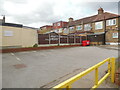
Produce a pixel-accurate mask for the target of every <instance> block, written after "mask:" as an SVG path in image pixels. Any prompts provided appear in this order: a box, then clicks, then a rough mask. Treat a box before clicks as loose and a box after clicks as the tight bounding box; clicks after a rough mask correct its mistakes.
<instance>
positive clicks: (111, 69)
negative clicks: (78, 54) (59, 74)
mask: <svg viewBox="0 0 120 90" xmlns="http://www.w3.org/2000/svg"><path fill="white" fill-rule="evenodd" d="M106 62H108V72H107V74H105V75H104V76H103V77H102V78H101V79H100V80H98V74H99V73H98V68H99V67H100V66H101V65H102V64H104V63H106ZM93 70H95V83H94V86H93V87H92V89H95V88H97V87H98V86H99V85H100V84H101V83H102V82H103V81H104V80H105V79H106V78H107V77H108V76H110V77H111V82H114V77H115V58H107V59H105V60H104V61H102V62H100V63H98V64H96V65H94V66H92V67H90V68H88V69H87V70H85V71H83V72H81V73H79V74H78V75H76V76H74V77H72V78H70V79H68V80H66V81H64V82H62V83H60V84H59V85H57V86H55V87H53V88H52V89H55V90H56V89H62V88H66V89H70V88H72V87H71V85H72V83H74V82H75V81H77V80H79V79H80V78H82V77H83V76H85V75H86V74H88V73H90V72H91V71H93Z"/></svg>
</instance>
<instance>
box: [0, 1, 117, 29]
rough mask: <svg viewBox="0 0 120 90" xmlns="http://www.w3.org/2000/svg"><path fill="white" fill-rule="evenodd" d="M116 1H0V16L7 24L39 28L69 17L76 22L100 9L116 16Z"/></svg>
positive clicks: (66, 19)
mask: <svg viewBox="0 0 120 90" xmlns="http://www.w3.org/2000/svg"><path fill="white" fill-rule="evenodd" d="M83 1H84V2H83ZM104 1H106V2H104ZM118 1H119V0H101V2H98V0H92V1H90V0H89V2H88V0H0V16H2V15H5V16H6V22H8V23H17V24H23V25H24V26H29V27H36V28H39V27H41V26H44V25H52V23H54V22H57V21H68V18H70V17H72V18H74V20H77V19H80V18H84V17H87V16H92V15H95V14H97V10H98V8H100V7H102V8H103V9H104V11H105V12H111V13H115V14H118Z"/></svg>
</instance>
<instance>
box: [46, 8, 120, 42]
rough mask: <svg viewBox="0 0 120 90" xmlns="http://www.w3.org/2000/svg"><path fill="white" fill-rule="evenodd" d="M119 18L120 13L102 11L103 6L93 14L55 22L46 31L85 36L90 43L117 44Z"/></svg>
mask: <svg viewBox="0 0 120 90" xmlns="http://www.w3.org/2000/svg"><path fill="white" fill-rule="evenodd" d="M119 18H120V15H117V14H113V13H110V12H104V10H103V8H99V9H98V13H97V14H96V15H93V16H89V17H85V18H81V19H78V20H74V19H73V18H69V21H68V22H62V21H59V22H55V23H53V26H52V27H53V28H52V29H51V30H48V31H53V32H56V33H60V34H61V35H69V36H70V35H73V36H85V37H86V39H87V40H90V42H91V44H118V26H119V23H120V22H119ZM57 31H58V32H57Z"/></svg>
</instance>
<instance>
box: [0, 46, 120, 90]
mask: <svg viewBox="0 0 120 90" xmlns="http://www.w3.org/2000/svg"><path fill="white" fill-rule="evenodd" d="M108 57H118V50H113V49H105V48H100V47H95V46H89V47H72V48H60V49H49V50H37V51H26V52H17V53H4V54H2V87H3V88H49V87H53V86H55V85H57V84H58V83H60V82H62V81H64V80H66V79H68V78H70V77H72V76H74V75H76V74H78V73H80V72H82V71H84V70H86V69H87V68H89V67H91V66H93V65H95V64H97V63H99V62H101V61H103V60H104V59H106V58H108ZM106 69H107V64H105V65H103V66H102V67H101V68H100V69H99V74H100V76H99V78H100V77H102V76H103V75H104V74H105V71H106ZM92 73H93V75H92V74H90V75H88V76H86V77H85V78H82V79H81V80H82V81H80V82H82V83H81V84H79V85H78V84H75V85H73V86H75V87H77V86H79V87H81V88H84V87H85V88H90V87H91V86H92V84H93V83H94V80H93V79H94V72H92ZM80 82H79V81H78V83H80ZM104 86H105V85H104ZM105 87H106V86H105ZM107 87H109V88H110V86H109V85H108V86H107Z"/></svg>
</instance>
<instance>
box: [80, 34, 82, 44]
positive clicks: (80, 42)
mask: <svg viewBox="0 0 120 90" xmlns="http://www.w3.org/2000/svg"><path fill="white" fill-rule="evenodd" d="M80 44H82V36H80Z"/></svg>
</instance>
